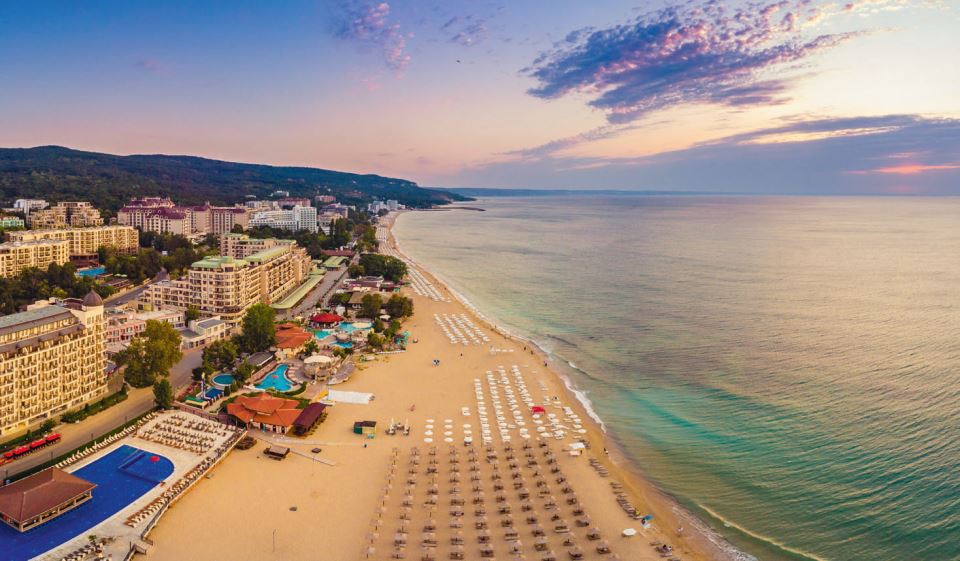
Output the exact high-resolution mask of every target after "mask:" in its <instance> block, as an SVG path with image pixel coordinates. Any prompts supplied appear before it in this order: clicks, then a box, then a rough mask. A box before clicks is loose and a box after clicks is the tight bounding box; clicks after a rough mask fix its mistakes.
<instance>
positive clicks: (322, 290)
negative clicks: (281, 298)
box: [280, 267, 347, 319]
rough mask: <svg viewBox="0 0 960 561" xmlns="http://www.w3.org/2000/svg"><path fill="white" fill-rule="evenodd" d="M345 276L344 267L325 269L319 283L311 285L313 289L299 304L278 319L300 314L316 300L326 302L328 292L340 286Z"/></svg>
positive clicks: (314, 303)
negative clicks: (324, 273) (325, 271)
mask: <svg viewBox="0 0 960 561" xmlns="http://www.w3.org/2000/svg"><path fill="white" fill-rule="evenodd" d="M346 276H347V268H346V267H340V268H339V269H337V270H335V271H327V274H326V275H324V276H323V280H322V281H320V284H318V285H317V286H315V287H313V290H311V291H310V292H309V293H308V294H307V295H306V296H304V297H303V300H301V301H300V303H299V304H297V305H296V306H294V307H292V308H290V309H289V310H287V311H286V312H285V313H283V314H281V317H280V319H291V318H294V317H296V316H302V315H304V314H305V313H307V312H310V311H311V310H313V309H314V308H315V307H316V306H317V302H326V300H327V297H328V296H329V294H330V293H331V292H333V290H334V289H335V288H336V287H338V286H340V283H341V282H343V279H344V278H345V277H346Z"/></svg>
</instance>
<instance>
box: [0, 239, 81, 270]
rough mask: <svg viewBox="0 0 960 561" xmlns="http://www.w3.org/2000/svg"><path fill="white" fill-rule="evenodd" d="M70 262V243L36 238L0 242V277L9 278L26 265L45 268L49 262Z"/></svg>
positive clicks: (59, 263)
mask: <svg viewBox="0 0 960 561" xmlns="http://www.w3.org/2000/svg"><path fill="white" fill-rule="evenodd" d="M69 262H70V243H69V242H66V241H63V240H36V241H17V242H4V243H0V277H3V278H9V277H15V276H17V275H18V274H20V271H22V270H24V269H26V268H28V267H36V268H37V269H46V268H47V267H48V266H49V265H50V264H51V263H56V264H57V265H63V264H64V263H69Z"/></svg>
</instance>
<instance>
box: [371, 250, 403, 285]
mask: <svg viewBox="0 0 960 561" xmlns="http://www.w3.org/2000/svg"><path fill="white" fill-rule="evenodd" d="M360 267H362V268H363V274H365V275H373V276H382V277H383V278H385V279H387V280H391V281H394V282H400V281H401V280H403V277H405V276H406V275H407V264H406V263H404V262H403V261H401V260H400V259H397V258H396V257H393V256H392V255H381V254H379V253H366V254H364V255H361V256H360Z"/></svg>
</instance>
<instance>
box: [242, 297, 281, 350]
mask: <svg viewBox="0 0 960 561" xmlns="http://www.w3.org/2000/svg"><path fill="white" fill-rule="evenodd" d="M276 317H277V312H276V311H275V310H274V309H273V308H271V307H270V306H267V305H266V304H254V305H253V306H251V307H250V309H249V310H247V313H246V314H244V316H243V335H241V348H242V349H243V350H244V351H246V352H248V353H256V352H260V351H265V350H267V349H269V348H270V347H272V346H273V345H276V344H277V327H276V325H274V321H275V320H276Z"/></svg>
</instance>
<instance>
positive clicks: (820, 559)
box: [696, 503, 829, 561]
mask: <svg viewBox="0 0 960 561" xmlns="http://www.w3.org/2000/svg"><path fill="white" fill-rule="evenodd" d="M696 505H697V507H698V508H700V509H702V510H703V511H704V512H706V513H707V514H709V515H710V516H712V517H713V518H715V519H716V520H717V521H719V522H720V523H721V524H723V525H724V526H726V527H727V528H733V529H735V530H737V531H739V532H741V533H743V534H746V535H748V536H750V537H751V538H753V539H755V540H757V541H761V542H763V543H765V544H768V545H772V546H773V547H775V548H777V549H780V550H782V551H785V552H787V553H791V554H793V555H796V556H799V557H803V558H805V559H810V560H811V561H829V560H827V559H825V558H823V557H820V556H819V555H816V554H815V553H809V552H806V551H802V550H799V549H797V548H795V547H790V546H789V545H786V544H785V543H782V542H778V541H777V540H775V539H773V538H771V537H768V536H764V535H763V534H758V533H757V532H754V531H752V530H750V529H748V528H744V527H743V526H741V525H739V524H737V523H736V522H734V521H732V520H728V519H726V518H724V517H723V516H721V515H720V514H718V513H717V512H715V511H713V510H711V509H710V508H708V507H706V506H704V505H702V504H700V503H696ZM713 533H715V532H713ZM741 553H742V552H741ZM743 555H745V556H746V557H745V558H744V559H752V560H754V561H756V558H755V557H753V556H748V555H747V554H745V553H743Z"/></svg>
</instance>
